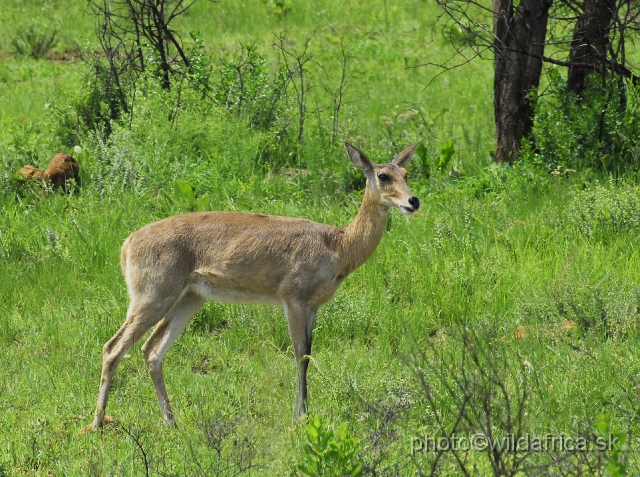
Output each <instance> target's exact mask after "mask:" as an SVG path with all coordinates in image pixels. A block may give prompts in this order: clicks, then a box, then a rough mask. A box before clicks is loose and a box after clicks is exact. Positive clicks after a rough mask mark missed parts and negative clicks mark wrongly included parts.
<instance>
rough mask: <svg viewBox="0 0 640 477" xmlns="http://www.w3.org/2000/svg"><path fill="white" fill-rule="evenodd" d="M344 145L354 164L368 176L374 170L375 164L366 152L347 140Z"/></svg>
mask: <svg viewBox="0 0 640 477" xmlns="http://www.w3.org/2000/svg"><path fill="white" fill-rule="evenodd" d="M344 147H346V148H347V154H348V155H349V159H351V163H352V164H353V165H354V166H356V167H357V168H358V169H360V170H361V171H363V172H364V173H365V175H366V176H368V175H369V174H370V173H372V172H373V164H372V163H371V161H370V160H369V158H368V157H367V155H366V154H365V153H364V152H362V151H361V150H360V149H358V148H357V147H355V146H352V145H351V144H349V143H348V142H346V141H345V143H344Z"/></svg>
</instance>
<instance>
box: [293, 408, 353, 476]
mask: <svg viewBox="0 0 640 477" xmlns="http://www.w3.org/2000/svg"><path fill="white" fill-rule="evenodd" d="M306 438H307V445H306V448H305V450H306V451H305V453H304V454H303V462H302V463H300V464H298V470H300V472H302V473H303V474H304V475H308V476H309V477H333V476H335V477H344V476H349V477H358V476H360V475H362V464H361V463H359V462H358V459H357V455H358V451H359V449H360V440H359V439H358V438H357V437H351V436H350V435H349V430H348V428H347V424H346V423H342V424H340V425H339V426H337V427H333V426H332V425H331V421H330V420H325V421H323V419H322V418H321V417H320V416H318V415H315V416H309V423H308V424H307V427H306Z"/></svg>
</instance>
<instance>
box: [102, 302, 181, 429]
mask: <svg viewBox="0 0 640 477" xmlns="http://www.w3.org/2000/svg"><path fill="white" fill-rule="evenodd" d="M172 305H173V303H172V302H168V303H167V301H165V304H164V305H158V304H155V303H153V302H151V301H144V300H132V301H131V304H130V305H129V310H128V311H127V319H126V320H125V322H124V323H123V325H122V326H121V327H120V329H119V330H118V331H117V333H116V334H115V335H113V337H112V338H111V339H110V340H109V341H107V343H106V344H105V345H104V347H103V348H102V376H101V378H100V391H99V392H98V404H97V406H96V413H95V416H94V419H93V428H94V429H97V428H100V427H102V426H103V424H104V412H105V409H106V407H107V400H108V398H109V389H110V388H111V381H112V380H113V375H114V374H115V372H116V368H117V367H118V364H120V361H121V360H122V357H123V356H124V355H125V354H127V352H128V351H129V350H130V349H131V348H132V347H133V345H134V344H135V343H136V342H138V341H140V339H141V338H142V337H143V336H144V334H145V333H146V332H147V330H148V329H149V328H151V327H152V326H153V325H155V324H156V323H157V322H158V321H160V320H161V319H162V317H163V316H164V314H165V313H166V312H167V310H168V309H169V308H170V307H171V306H172Z"/></svg>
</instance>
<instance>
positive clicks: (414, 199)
mask: <svg viewBox="0 0 640 477" xmlns="http://www.w3.org/2000/svg"><path fill="white" fill-rule="evenodd" d="M409 205H411V207H413V210H418V209H419V208H420V199H418V198H417V197H415V196H413V197H411V198H410V199H409Z"/></svg>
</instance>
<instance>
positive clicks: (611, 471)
mask: <svg viewBox="0 0 640 477" xmlns="http://www.w3.org/2000/svg"><path fill="white" fill-rule="evenodd" d="M439 13H440V12H439V10H438V7H437V5H436V4H435V2H433V1H430V0H427V1H418V0H415V1H414V0H412V1H402V2H400V1H392V0H389V1H383V2H376V3H374V2H351V1H347V2H335V1H332V0H323V1H319V2H311V3H309V2H302V1H297V0H291V1H286V2H274V1H271V0H263V1H255V0H252V1H247V2H227V1H222V2H220V3H216V4H210V3H208V2H199V3H198V4H196V5H195V6H194V7H193V9H192V10H190V11H189V13H188V14H187V15H186V16H185V18H183V19H181V23H180V24H179V25H178V26H177V27H176V28H178V30H179V31H180V32H182V33H183V36H184V37H185V38H188V32H190V31H194V32H196V31H197V32H200V35H201V38H202V40H203V42H204V45H205V48H206V51H207V53H208V54H209V55H210V56H211V58H212V64H213V66H214V72H217V71H218V70H217V69H216V68H218V63H219V62H218V60H217V58H218V56H219V55H233V54H238V53H239V52H240V51H241V47H240V45H247V44H255V45H256V47H257V48H258V50H259V51H260V52H261V54H262V55H264V57H265V58H266V59H267V60H268V64H269V65H273V64H275V62H276V58H277V54H276V52H275V50H274V49H273V48H272V44H273V42H274V33H281V32H284V31H286V32H287V35H288V36H289V38H291V39H292V40H294V41H295V42H297V43H296V44H298V45H299V44H300V43H301V42H302V41H303V40H304V39H305V38H308V37H311V42H310V51H311V53H312V55H313V59H314V61H315V62H316V63H313V65H314V66H313V67H311V68H310V69H309V81H310V82H311V84H312V85H313V86H314V89H312V91H311V93H310V98H309V103H308V104H309V107H310V109H311V110H312V113H310V115H309V119H308V124H309V129H308V135H307V136H306V138H305V142H304V144H302V145H301V146H300V148H299V149H298V154H297V155H296V161H297V162H296V163H294V164H288V165H287V166H288V167H286V168H282V167H272V168H269V167H265V166H264V164H261V163H260V162H259V161H257V160H256V159H255V158H256V157H259V152H260V150H261V148H262V147H264V141H265V137H266V136H265V134H267V133H265V132H264V131H259V130H256V129H255V128H251V127H250V126H249V124H248V122H247V121H246V120H245V119H243V118H239V117H237V116H236V115H234V114H231V113H230V112H229V111H226V110H224V109H223V108H220V107H213V106H210V105H203V104H202V102H201V98H200V97H199V96H198V95H197V94H196V93H194V92H188V91H185V92H183V94H184V96H183V97H182V98H181V101H182V103H181V104H182V106H181V107H180V113H179V115H178V116H177V118H178V119H177V120H174V121H168V120H167V115H168V111H170V110H171V108H173V107H174V106H173V105H174V104H177V103H175V101H176V96H175V95H176V92H175V90H174V91H173V92H172V93H162V92H160V91H159V90H158V89H157V88H156V89H154V87H153V86H150V87H149V89H148V92H147V95H146V96H145V97H144V100H139V101H138V102H137V103H136V109H135V114H134V115H133V119H132V120H131V121H123V123H122V124H121V125H117V126H115V127H114V131H113V134H112V136H111V138H110V140H109V141H103V140H101V139H99V138H97V137H95V136H94V137H89V136H87V137H82V138H81V141H80V143H79V144H77V146H80V147H81V148H82V152H80V153H74V156H75V157H76V158H77V159H78V161H79V162H80V164H81V167H82V171H83V172H82V174H83V187H82V189H81V190H80V191H79V192H78V193H76V194H71V195H64V194H60V193H55V192H50V191H49V192H47V191H42V190H41V189H40V188H39V187H37V186H33V185H29V184H25V183H23V182H21V181H19V180H18V179H16V176H15V173H16V171H17V169H18V168H19V167H20V166H21V165H24V164H29V163H31V164H34V165H37V166H39V167H46V165H47V163H48V161H49V160H50V158H51V156H52V155H53V154H54V153H56V152H60V151H66V152H72V150H73V148H72V147H70V146H69V145H65V144H63V143H62V142H61V140H60V138H59V137H57V136H56V135H55V131H56V129H55V122H56V118H58V117H59V116H57V115H56V113H55V111H59V110H60V109H64V108H67V107H68V106H69V105H71V104H74V101H77V99H78V95H79V94H80V92H81V91H82V88H83V85H85V84H86V75H87V72H88V68H87V65H86V64H85V63H84V62H82V61H80V60H79V59H77V61H75V62H69V61H60V60H56V59H55V58H56V56H55V55H51V58H53V59H41V60H34V59H29V58H26V57H24V56H21V55H17V54H14V53H13V47H12V40H13V39H14V38H17V37H18V36H19V35H20V32H21V29H24V28H27V27H29V25H35V27H34V28H40V29H43V28H44V29H46V28H50V29H57V30H58V38H59V42H58V44H57V45H56V46H55V47H54V52H58V54H60V53H62V52H64V51H67V52H78V51H85V54H86V50H83V48H88V49H95V48H97V46H98V44H97V40H96V37H95V31H94V25H95V19H94V18H93V16H92V15H91V14H90V13H88V12H85V4H84V2H83V1H82V0H37V1H36V0H21V1H18V0H11V1H9V2H3V3H2V5H1V6H0V32H1V33H0V50H1V52H2V56H1V58H2V59H0V104H1V106H0V152H1V154H2V157H3V169H2V171H0V186H1V187H0V190H1V195H0V217H1V219H0V257H1V259H0V276H1V277H2V279H1V280H0V345H1V346H0V476H2V475H42V476H45V475H46V476H48V475H145V474H147V475H162V476H168V475H245V474H246V475H303V474H302V472H303V471H302V470H301V469H302V468H305V469H306V468H308V467H309V466H310V465H312V464H317V465H318V466H317V467H316V469H320V468H321V467H322V466H321V464H324V465H326V467H325V470H324V471H321V470H318V471H317V473H316V475H343V473H347V470H349V469H351V471H354V470H356V471H357V468H358V465H360V466H362V475H423V474H425V475H426V474H430V473H431V471H432V470H434V473H435V474H438V475H461V473H462V470H461V467H462V466H464V467H465V469H466V470H467V471H468V473H469V474H471V475H490V474H495V475H499V472H498V471H497V470H496V468H497V467H495V466H496V465H497V466H498V467H499V466H500V465H503V466H504V469H506V470H505V473H504V474H502V475H514V474H515V473H516V471H517V470H518V469H519V472H520V473H519V475H535V474H536V473H537V474H540V473H550V474H553V473H555V474H558V475H625V474H631V475H635V474H637V473H638V472H640V462H638V458H637V454H636V452H635V451H636V449H638V445H639V444H640V443H639V442H638V441H637V439H636V437H635V436H636V435H638V412H639V409H640V407H639V406H640V400H639V395H638V392H639V391H638V386H639V384H638V383H639V382H640V373H639V371H638V370H639V369H640V362H639V361H640V349H639V345H638V334H639V333H638V330H637V324H638V318H639V315H638V314H639V313H640V256H639V254H638V252H637V249H638V246H639V243H638V237H639V235H638V232H637V231H638V226H639V225H640V195H639V190H638V186H637V184H636V183H635V182H634V181H633V180H631V179H628V180H619V181H614V180H613V179H610V178H607V177H594V175H593V174H591V173H589V172H588V171H578V172H576V173H569V172H567V173H563V174H561V175H559V176H557V175H554V176H552V175H549V174H548V173H546V172H544V171H539V170H537V169H535V168H533V167H532V166H527V165H525V164H522V165H519V166H516V167H515V168H510V167H507V166H496V165H493V164H492V162H491V156H490V153H491V150H492V148H493V147H494V145H493V119H492V97H491V92H492V84H491V64H490V62H484V63H483V62H476V63H473V64H471V65H469V66H467V67H465V68H462V69H459V70H456V71H454V72H453V73H450V74H448V75H445V76H441V77H439V78H438V79H437V80H436V81H434V82H433V83H431V84H430V85H429V87H426V88H425V86H426V85H427V84H428V83H429V81H430V80H431V78H433V75H434V74H436V73H437V71H438V70H437V69H435V68H432V67H431V68H430V67H421V68H412V66H415V65H418V64H421V63H425V62H429V61H430V62H438V61H443V60H444V59H446V58H447V57H448V55H449V54H450V53H451V49H450V46H449V44H448V41H447V40H446V39H445V38H444V37H443V32H442V25H441V24H437V23H436V20H437V16H438V15H439ZM27 19H28V20H27ZM341 43H342V45H343V47H344V48H345V51H346V52H347V54H348V60H349V63H348V64H349V68H350V70H349V72H350V74H351V75H353V78H352V79H351V83H350V86H349V88H348V89H347V91H346V97H345V104H344V108H343V110H342V113H341V118H340V130H339V139H341V140H348V141H349V142H351V143H353V144H355V145H357V146H358V147H360V148H362V149H363V150H365V151H366V152H368V153H370V155H371V157H372V159H373V160H375V161H376V162H386V161H389V160H390V159H391V158H392V157H393V155H394V154H395V153H397V152H398V151H399V150H400V149H401V148H403V147H404V146H407V145H408V144H410V143H412V142H415V140H418V139H422V140H423V143H424V146H425V147H424V149H423V150H422V152H421V153H420V157H417V158H416V159H415V160H414V161H413V164H412V165H411V166H410V168H409V176H410V177H409V187H410V189H411V190H412V191H413V193H414V194H415V195H417V196H418V197H419V198H420V200H421V203H422V204H423V205H422V208H421V210H420V212H419V213H417V214H416V215H415V216H413V217H411V218H410V219H406V218H405V217H403V216H402V215H401V214H400V213H398V212H397V211H392V212H391V214H390V215H391V217H390V220H389V222H388V226H387V232H386V233H385V236H384V237H383V240H382V243H381V245H380V247H379V248H378V250H377V251H376V253H375V254H374V256H373V257H372V258H371V259H370V260H369V261H368V262H367V263H366V264H365V265H364V266H362V267H361V268H360V269H359V270H357V271H356V272H355V273H354V274H353V275H351V276H350V277H349V278H348V279H347V280H346V281H345V283H344V284H343V286H342V288H341V289H340V290H339V291H338V293H337V294H336V296H335V298H334V299H333V300H332V301H331V302H330V303H328V304H327V305H326V306H325V307H323V308H322V309H321V311H320V313H319V316H318V320H317V323H316V329H315V332H314V343H313V344H314V351H313V360H312V361H311V364H310V371H309V395H310V399H309V409H310V413H311V415H312V416H319V417H320V418H321V420H320V421H319V423H318V421H315V420H313V419H312V420H311V421H310V423H311V424H309V425H307V423H306V422H305V421H300V422H294V421H293V420H292V416H293V397H294V389H295V384H296V383H295V375H296V369H295V361H294V357H293V350H292V347H291V343H290V339H289V334H288V331H287V327H286V322H285V320H284V316H283V314H282V311H281V310H280V309H277V308H272V307H267V306H248V305H247V306H244V305H233V306H230V305H221V304H217V303H208V304H207V305H206V306H205V307H204V309H203V310H202V311H201V312H199V313H198V315H196V317H195V318H194V320H193V321H192V322H191V324H190V325H189V328H188V329H187V331H185V333H184V334H183V335H182V336H181V337H180V339H179V340H178V341H177V342H176V343H175V345H174V346H173V347H172V348H171V350H170V351H169V354H168V356H167V359H166V360H165V361H164V374H165V377H166V380H167V387H168V390H169V395H170V398H171V400H172V403H173V407H174V410H175V412H176V420H177V424H178V425H177V428H176V429H165V428H164V426H163V424H162V418H161V415H160V412H159V409H158V405H157V400H156V397H155V394H154V391H153V386H152V384H151V380H150V378H149V376H148V373H147V370H146V367H145V364H144V361H143V359H142V356H141V354H140V352H139V346H136V347H135V348H134V349H133V350H132V352H131V353H130V354H129V355H127V357H126V359H124V360H123V362H122V363H121V364H120V367H119V369H118V372H117V373H116V376H115V380H114V384H113V388H112V393H111V395H110V402H109V406H108V410H107V413H108V414H109V415H111V416H113V418H114V419H115V422H114V423H112V424H110V425H107V426H106V428H105V429H104V432H83V429H84V428H85V426H86V425H87V424H89V423H90V422H91V420H92V416H93V411H94V407H95V399H96V397H97V390H98V384H99V378H100V369H101V353H102V346H103V344H104V343H105V342H106V341H107V340H108V339H109V338H110V337H111V336H112V335H113V334H114V333H115V331H116V330H117V328H118V327H119V326H120V324H121V323H122V322H123V320H124V316H125V312H126V308H127V305H128V298H127V293H126V289H125V284H124V280H123V278H122V276H121V272H120V266H119V251H120V246H121V244H122V242H123V241H124V239H125V238H126V237H127V236H128V235H129V234H130V233H132V232H133V231H135V230H136V229H137V228H139V227H141V226H143V225H145V224H147V223H149V222H151V221H153V220H157V219H160V218H163V217H166V216H168V215H171V214H175V213H179V212H187V211H189V210H190V209H193V207H194V206H193V204H192V203H189V201H188V200H187V199H186V198H185V197H182V196H181V195H180V194H179V193H178V192H177V191H176V189H175V181H176V180H180V181H185V182H186V183H188V184H189V186H190V187H191V188H192V189H193V191H195V193H196V194H197V195H198V197H205V196H206V197H208V200H207V201H206V205H205V208H207V209H211V210H237V211H253V212H261V213H267V214H274V215H287V216H296V217H305V218H309V219H312V220H316V221H319V222H324V223H330V224H334V225H346V224H347V223H349V221H350V220H351V219H352V218H353V217H354V216H355V214H356V212H357V210H358V207H359V204H360V200H361V198H362V190H361V188H359V187H357V185H354V184H356V183H357V180H355V179H354V176H353V173H352V172H351V169H352V168H351V165H350V164H349V161H348V159H347V157H346V154H345V153H344V151H343V149H342V148H341V147H340V146H338V147H333V146H332V145H331V143H330V141H329V140H328V139H327V138H328V135H329V132H328V131H329V129H330V117H329V113H328V112H327V108H328V105H329V104H330V101H329V100H330V98H329V95H328V94H327V88H329V89H331V87H334V86H335V81H336V78H337V77H338V75H339V62H338V58H339V54H340V51H341V50H340V49H341ZM74 54H75V53H74ZM56 108H57V109H56ZM449 140H451V141H452V142H453V144H454V147H455V154H454V155H453V157H452V159H451V163H449V165H448V166H447V168H445V170H443V171H436V170H433V169H432V170H431V173H430V174H427V173H426V172H425V167H426V166H425V165H424V164H431V165H432V166H433V164H436V163H437V161H438V158H439V157H440V155H441V154H443V152H442V148H443V147H444V148H445V149H446V146H445V145H446V143H447V141H449ZM421 164H422V165H421ZM461 416H462V419H461V423H457V422H456V421H457V419H458V418H459V417H461ZM327 420H330V421H331V424H326V422H327ZM314 426H315V427H314ZM452 431H453V432H455V433H456V434H458V435H467V436H473V435H478V434H481V433H484V434H485V435H486V434H488V433H491V434H492V435H493V436H495V437H496V438H498V439H499V438H503V437H505V436H509V435H511V433H522V434H527V435H530V436H546V435H552V436H569V437H574V438H583V439H585V440H586V441H588V442H589V444H590V445H591V444H592V443H593V441H594V439H595V438H596V437H600V438H606V439H615V441H616V442H617V443H618V446H613V447H611V448H609V449H606V450H594V448H593V447H591V448H590V450H589V451H588V452H573V451H572V450H571V449H569V450H568V451H567V449H545V451H544V452H526V451H523V450H522V449H520V450H506V451H505V452H503V453H502V454H501V456H499V457H498V458H496V454H495V453H490V452H486V451H483V450H467V451H464V450H463V451H460V452H458V453H455V454H454V453H452V452H444V453H443V454H442V455H439V454H438V453H436V452H432V451H429V452H415V450H416V447H417V445H418V443H419V439H425V440H426V438H427V437H434V438H435V437H440V436H442V435H443V433H451V432H452ZM314 432H316V433H317V434H318V435H320V437H322V436H324V437H326V439H327V441H328V442H329V441H330V442H331V443H332V445H334V446H335V447H334V452H333V453H331V452H329V448H326V449H324V451H326V452H324V453H323V452H319V453H317V454H316V453H314V451H313V450H312V449H316V450H318V449H321V448H322V446H321V444H318V442H316V441H314V439H315V437H314V436H315V435H316V434H314ZM332 433H333V434H332ZM518 435H520V434H518ZM319 440H321V439H320V438H319ZM356 442H357V444H356ZM350 446H351V447H350ZM356 447H357V449H356V451H355V453H354V455H352V456H349V449H355V448H356ZM335 449H338V450H335ZM321 450H322V449H321ZM336 455H340V456H341V457H342V458H343V460H342V461H341V462H340V463H336V462H337V461H336V458H335V456H336ZM496 459H497V460H496ZM496 462H497V463H496ZM340 466H342V467H340ZM350 466H351V467H350ZM331 469H334V470H331ZM336 469H337V470H336ZM332 472H333V473H332ZM356 473H357V472H356ZM312 475H314V474H313V473H312Z"/></svg>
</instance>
